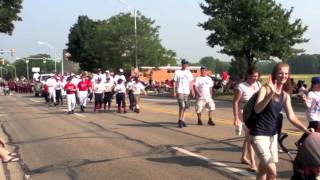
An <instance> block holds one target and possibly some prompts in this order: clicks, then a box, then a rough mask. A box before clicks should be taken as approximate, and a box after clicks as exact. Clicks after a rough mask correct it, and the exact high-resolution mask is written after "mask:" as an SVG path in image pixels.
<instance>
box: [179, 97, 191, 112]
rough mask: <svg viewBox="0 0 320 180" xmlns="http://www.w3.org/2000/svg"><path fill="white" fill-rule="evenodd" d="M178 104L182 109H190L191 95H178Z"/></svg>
mask: <svg viewBox="0 0 320 180" xmlns="http://www.w3.org/2000/svg"><path fill="white" fill-rule="evenodd" d="M177 99H178V104H179V108H180V109H187V108H189V107H190V100H189V94H180V93H179V94H178V96H177Z"/></svg>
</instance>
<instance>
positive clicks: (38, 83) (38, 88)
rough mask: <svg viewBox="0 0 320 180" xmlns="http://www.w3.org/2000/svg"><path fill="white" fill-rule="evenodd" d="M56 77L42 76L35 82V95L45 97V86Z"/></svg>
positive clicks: (50, 75)
mask: <svg viewBox="0 0 320 180" xmlns="http://www.w3.org/2000/svg"><path fill="white" fill-rule="evenodd" d="M52 76H54V74H40V77H39V81H36V82H35V85H34V95H35V96H42V95H43V93H42V92H43V85H44V83H46V81H47V79H49V78H50V77H52Z"/></svg>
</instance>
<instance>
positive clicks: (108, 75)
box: [105, 70, 115, 83]
mask: <svg viewBox="0 0 320 180" xmlns="http://www.w3.org/2000/svg"><path fill="white" fill-rule="evenodd" d="M105 75H106V81H107V79H108V78H109V80H108V81H109V82H112V83H115V82H114V78H113V76H112V74H111V73H110V71H109V70H106V72H105ZM106 81H105V82H106Z"/></svg>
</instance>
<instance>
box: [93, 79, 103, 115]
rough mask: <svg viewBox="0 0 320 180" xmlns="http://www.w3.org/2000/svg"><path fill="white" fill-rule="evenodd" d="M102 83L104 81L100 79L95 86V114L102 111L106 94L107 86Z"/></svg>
mask: <svg viewBox="0 0 320 180" xmlns="http://www.w3.org/2000/svg"><path fill="white" fill-rule="evenodd" d="M101 81H102V79H101V78H100V77H98V79H97V81H96V83H95V84H94V104H95V106H94V112H97V109H101V106H102V103H103V93H104V92H105V86H104V84H103V83H102V82H101Z"/></svg>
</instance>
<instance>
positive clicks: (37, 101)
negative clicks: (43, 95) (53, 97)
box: [30, 99, 41, 103]
mask: <svg viewBox="0 0 320 180" xmlns="http://www.w3.org/2000/svg"><path fill="white" fill-rule="evenodd" d="M30 101H32V102H36V103H39V102H41V101H39V100H34V99H30Z"/></svg>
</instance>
